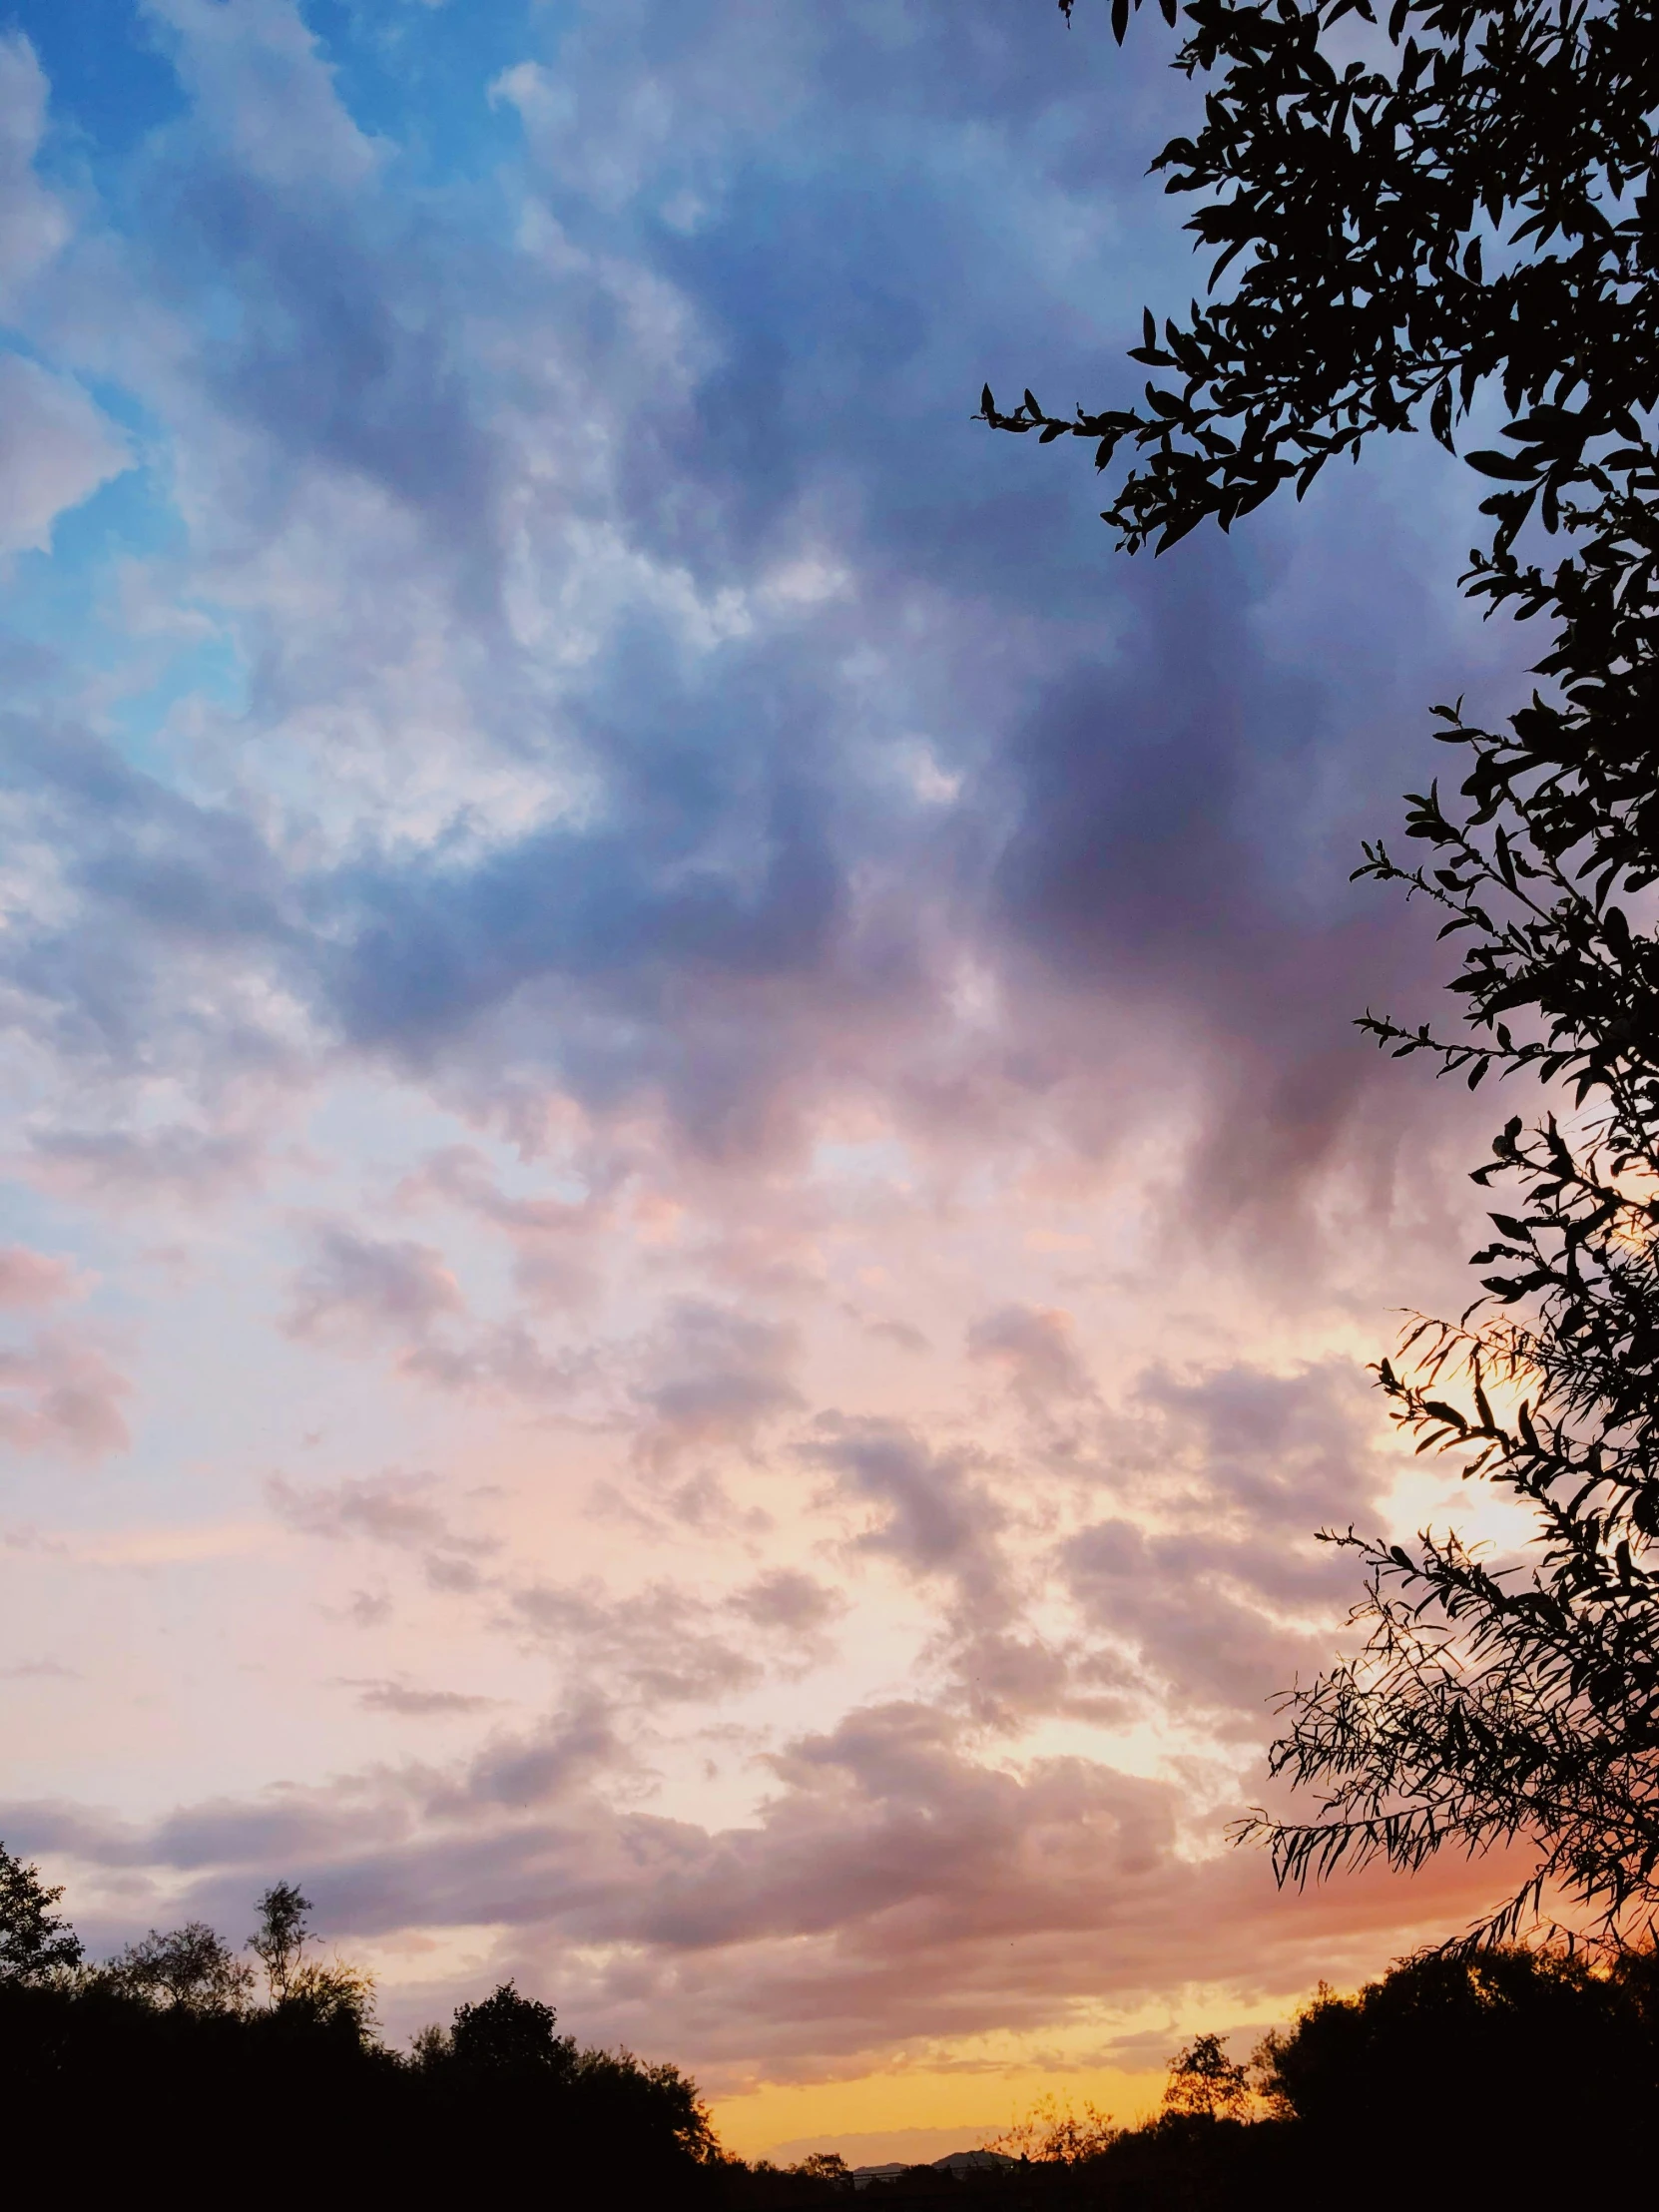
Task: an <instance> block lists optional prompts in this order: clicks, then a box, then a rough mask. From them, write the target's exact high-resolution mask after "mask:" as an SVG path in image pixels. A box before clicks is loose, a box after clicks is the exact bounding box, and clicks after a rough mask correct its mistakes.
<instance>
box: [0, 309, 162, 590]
mask: <svg viewBox="0 0 1659 2212" xmlns="http://www.w3.org/2000/svg"><path fill="white" fill-rule="evenodd" d="M131 466H132V459H131V456H130V454H129V453H128V451H127V447H126V444H125V441H124V440H123V439H122V438H121V437H120V435H119V434H118V432H117V431H116V429H115V426H114V425H113V424H112V423H111V422H110V421H109V420H108V418H107V417H106V416H105V415H103V414H102V413H101V412H100V411H99V409H98V408H97V407H96V406H94V404H93V402H92V401H91V400H90V399H89V398H88V397H87V395H86V393H85V392H83V391H82V390H81V389H80V387H79V386H78V385H77V384H75V383H73V382H71V381H70V380H69V379H68V378H66V377H63V376H56V375H53V374H52V372H51V371H50V370H48V369H44V368H42V367H41V366H40V365H39V363H38V362H35V361H30V360H25V359H24V358H23V357H22V356H21V355H20V354H17V353H0V556H3V555H6V554H13V553H24V552H44V551H45V550H46V549H47V547H48V546H50V544H51V542H52V526H53V524H54V523H55V522H56V521H57V519H58V517H59V515H61V514H65V513H67V512H68V511H69V509H70V508H71V507H78V506H80V504H81V502H82V501H83V500H84V499H89V498H90V497H91V496H92V494H93V493H94V492H95V491H96V490H97V489H98V487H99V485H100V484H105V483H108V482H109V480H110V478H111V477H112V476H119V475H120V474H121V472H122V470H123V469H126V468H129V467H131Z"/></svg>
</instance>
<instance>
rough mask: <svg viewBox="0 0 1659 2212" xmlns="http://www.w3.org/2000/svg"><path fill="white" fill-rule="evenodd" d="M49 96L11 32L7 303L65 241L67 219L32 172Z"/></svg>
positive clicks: (0, 176)
mask: <svg viewBox="0 0 1659 2212" xmlns="http://www.w3.org/2000/svg"><path fill="white" fill-rule="evenodd" d="M48 90H49V88H48V86H47V82H46V78H45V75H44V73H43V71H42V69H41V66H40V63H39V60H38V59H37V58H36V55H35V50H34V48H33V47H32V46H31V45H30V43H29V41H28V40H27V39H26V38H25V37H23V36H22V34H21V33H19V32H15V31H13V32H10V33H8V34H6V35H5V36H4V37H0V297H5V298H7V299H8V300H9V299H10V297H11V296H12V294H13V293H14V292H15V291H16V290H17V288H18V287H19V286H21V285H22V284H24V283H26V282H27V281H28V279H29V278H30V277H33V276H34V275H35V274H36V273H37V271H39V270H41V269H42V268H44V267H45V265H46V264H47V263H49V262H50V261H51V260H52V258H53V256H54V255H55V254H57V253H58V252H59V250H60V249H61V248H62V246H63V245H64V243H65V241H66V239H67V238H68V236H69V219H68V217H67V215H66V214H65V212H64V210H63V208H62V206H61V205H60V204H59V202H58V201H57V200H56V199H55V198H54V197H53V195H52V194H51V193H49V192H48V191H46V189H45V188H44V187H43V186H42V185H41V183H40V181H39V179H38V178H37V177H36V175H35V171H34V161H35V156H36V154H37V153H38V152H39V151H40V143H41V139H42V137H43V135H44V132H45V128H46V105H47V96H48Z"/></svg>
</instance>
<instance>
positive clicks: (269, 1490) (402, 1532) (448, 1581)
mask: <svg viewBox="0 0 1659 2212" xmlns="http://www.w3.org/2000/svg"><path fill="white" fill-rule="evenodd" d="M437 1491H438V1483H437V1477H436V1476H435V1475H431V1474H403V1473H400V1472H399V1471H398V1470H397V1469H395V1468H392V1469H390V1470H388V1471H387V1472H386V1473H384V1474H373V1475H349V1476H347V1477H346V1478H345V1479H344V1480H343V1481H340V1482H335V1483H314V1484H310V1485H303V1484H300V1483H296V1482H290V1481H289V1480H288V1478H287V1477H286V1476H285V1475H281V1474H277V1475H273V1476H272V1477H271V1478H270V1479H269V1480H268V1482H267V1483H266V1496H267V1498H268V1500H269V1501H270V1504H271V1507H272V1510H273V1511H274V1512H275V1513H276V1515H277V1519H278V1520H279V1521H281V1522H282V1524H283V1525H284V1527H287V1528H291V1529H292V1530H293V1531H294V1533H295V1534H296V1535H301V1536H320V1537H322V1538H324V1539H325V1540H327V1541H330V1542H334V1543H338V1542H342V1541H345V1540H347V1539H350V1538H361V1539H364V1540H366V1541H367V1542H369V1543H376V1544H389V1545H391V1546H392V1547H393V1548H395V1549H397V1550H400V1551H414V1552H420V1553H423V1554H424V1555H425V1565H426V1573H427V1579H428V1580H429V1581H430V1582H432V1583H433V1585H434V1586H435V1587H437V1588H440V1589H442V1588H447V1589H455V1590H463V1591H464V1590H471V1589H476V1588H477V1587H478V1586H479V1574H478V1568H477V1564H476V1562H477V1561H478V1560H479V1559H481V1558H486V1557H488V1556H489V1554H491V1553H492V1552H496V1551H498V1550H499V1549H500V1545H499V1543H498V1541H497V1540H496V1539H495V1538H494V1537H489V1536H472V1535H467V1534H466V1533H464V1532H463V1531H461V1530H459V1529H456V1528H455V1527H453V1526H452V1525H451V1523H450V1521H449V1518H448V1516H447V1515H446V1514H445V1513H444V1511H443V1509H442V1507H441V1506H440V1505H438V1504H437V1503H436V1494H437ZM370 1603H371V1605H372V1604H373V1603H374V1601H372V1600H371V1601H370ZM376 1617H378V1615H377V1613H376Z"/></svg>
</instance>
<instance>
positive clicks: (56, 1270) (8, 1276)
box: [0, 1245, 75, 1309]
mask: <svg viewBox="0 0 1659 2212" xmlns="http://www.w3.org/2000/svg"><path fill="white" fill-rule="evenodd" d="M74 1290H75V1270H74V1269H73V1268H72V1267H71V1266H70V1264H69V1262H68V1261H66V1260H54V1259H52V1258H51V1257H49V1255H48V1254H46V1253H44V1252H30V1251H29V1250H28V1249H27V1248H26V1247H24V1246H22V1245H8V1246H5V1247H3V1248H0V1307H3V1306H10V1307H23V1308H24V1309H29V1308H32V1307H37V1306H55V1305H57V1304H58V1303H59V1301H60V1300H62V1299H66V1298H69V1297H71V1296H72V1295H73V1294H74Z"/></svg>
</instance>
